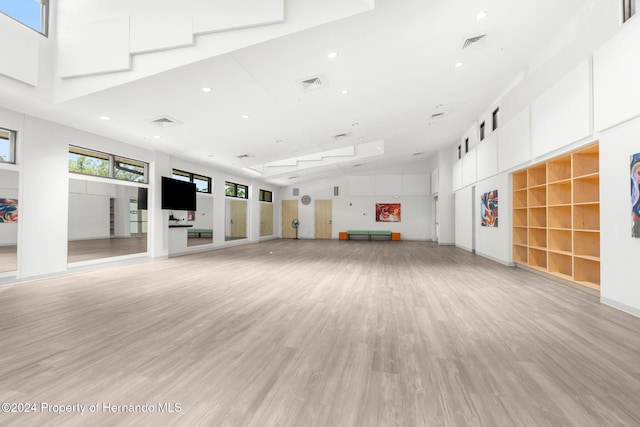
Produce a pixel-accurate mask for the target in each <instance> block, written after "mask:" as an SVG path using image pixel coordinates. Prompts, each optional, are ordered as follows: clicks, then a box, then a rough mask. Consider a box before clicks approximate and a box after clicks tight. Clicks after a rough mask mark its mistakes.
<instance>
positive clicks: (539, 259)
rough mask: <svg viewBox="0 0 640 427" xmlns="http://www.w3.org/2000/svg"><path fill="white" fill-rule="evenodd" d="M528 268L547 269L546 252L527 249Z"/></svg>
mask: <svg viewBox="0 0 640 427" xmlns="http://www.w3.org/2000/svg"><path fill="white" fill-rule="evenodd" d="M528 255H529V266H530V267H534V268H539V269H543V270H546V269H547V251H545V250H540V249H534V248H529V254H528Z"/></svg>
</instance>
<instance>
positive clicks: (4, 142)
mask: <svg viewBox="0 0 640 427" xmlns="http://www.w3.org/2000/svg"><path fill="white" fill-rule="evenodd" d="M15 162H16V133H15V132H14V131H12V130H8V129H0V163H15Z"/></svg>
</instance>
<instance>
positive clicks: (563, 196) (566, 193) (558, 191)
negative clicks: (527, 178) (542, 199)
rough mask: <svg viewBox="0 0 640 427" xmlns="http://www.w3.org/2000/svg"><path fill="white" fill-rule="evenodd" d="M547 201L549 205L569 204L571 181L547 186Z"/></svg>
mask: <svg viewBox="0 0 640 427" xmlns="http://www.w3.org/2000/svg"><path fill="white" fill-rule="evenodd" d="M547 201H548V202H549V205H569V204H571V181H563V182H557V183H555V184H549V185H548V190H547Z"/></svg>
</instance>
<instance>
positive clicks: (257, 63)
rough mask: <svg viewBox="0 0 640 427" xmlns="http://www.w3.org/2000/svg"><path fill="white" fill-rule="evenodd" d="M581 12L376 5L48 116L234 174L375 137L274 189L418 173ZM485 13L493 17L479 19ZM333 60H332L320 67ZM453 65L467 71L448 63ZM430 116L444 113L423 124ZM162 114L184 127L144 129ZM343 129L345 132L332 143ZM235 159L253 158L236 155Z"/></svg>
mask: <svg viewBox="0 0 640 427" xmlns="http://www.w3.org/2000/svg"><path fill="white" fill-rule="evenodd" d="M589 3H590V2H589V1H584V0H563V1H558V0H537V1H534V2H532V1H524V0H485V1H477V0H458V1H455V2H453V1H450V0H377V1H376V5H375V10H374V11H372V12H367V13H364V14H360V15H356V16H353V17H350V18H346V19H343V20H340V21H337V22H333V23H330V24H325V25H322V26H319V27H315V28H312V29H310V30H305V31H301V32H298V33H295V34H292V35H288V36H285V37H282V38H279V39H275V40H272V41H268V42H264V43H261V44H259V45H254V46H251V47H247V48H244V49H241V50H238V51H235V52H232V53H229V54H225V55H221V56H218V57H214V58H210V59H207V60H204V61H201V62H198V63H195V64H190V65H188V66H183V67H181V68H178V69H173V70H170V71H166V72H162V73H160V74H156V75H154V76H151V77H147V78H144V79H141V80H137V81H134V82H131V83H127V84H124V85H121V86H118V87H114V88H111V89H107V90H104V91H101V92H98V93H94V94H91V95H87V96H83V97H81V98H76V99H73V100H70V101H66V102H63V103H60V104H56V105H55V107H54V108H55V109H56V111H57V116H58V118H60V120H61V121H63V122H66V123H69V124H72V125H73V126H75V127H79V128H82V129H85V130H88V131H91V132H94V133H97V134H101V135H105V136H108V137H112V138H115V139H118V140H122V141H124V142H127V143H131V144H135V145H140V146H143V147H145V148H149V149H157V150H161V151H165V152H168V153H170V154H172V155H175V156H178V157H181V158H185V159H188V160H192V161H195V162H198V163H203V164H209V165H212V166H215V167H218V168H223V169H229V170H238V169H241V168H244V167H251V166H256V165H260V164H264V163H268V162H273V161H277V160H281V159H288V158H291V157H296V156H301V155H307V154H312V153H317V152H321V151H327V150H332V149H336V148H340V147H345V146H349V145H358V144H363V143H369V142H373V141H384V154H383V155H380V156H375V157H371V158H368V159H364V160H363V159H354V160H352V161H350V162H344V163H337V164H331V165H326V166H323V167H319V168H307V169H305V170H304V171H300V172H299V173H297V172H296V173H295V175H296V176H298V178H296V179H289V178H290V177H291V176H292V173H291V172H290V171H288V172H287V173H283V174H281V175H280V176H275V177H270V178H269V181H270V182H274V183H276V184H280V185H288V184H291V183H295V182H299V181H302V180H310V179H316V178H318V177H325V176H330V175H333V174H360V173H372V171H374V170H375V171H378V172H380V171H381V172H382V173H411V172H414V173H417V172H422V173H426V172H428V170H427V169H426V167H427V166H426V159H427V158H428V157H429V156H430V155H431V154H433V153H434V152H435V151H436V150H438V149H441V148H443V147H445V146H449V145H452V144H453V143H454V142H455V141H457V140H458V138H459V137H460V136H461V134H462V133H463V132H464V131H466V129H467V128H468V127H469V126H470V125H471V124H472V123H473V122H474V121H475V120H477V118H478V116H479V115H480V114H482V113H483V112H484V111H485V110H487V109H488V108H489V107H490V106H491V103H492V102H493V101H495V100H496V98H497V97H498V96H499V95H500V94H501V93H502V92H503V91H504V90H505V89H506V88H507V86H508V85H509V84H510V83H511V82H512V81H513V79H514V78H515V77H516V76H517V75H518V73H520V72H522V71H525V72H526V70H527V66H528V64H529V62H530V61H531V59H532V58H533V57H534V56H536V55H537V54H539V52H540V50H541V49H543V48H544V47H545V46H546V45H547V44H548V43H549V42H550V41H551V38H552V37H553V35H554V34H556V33H558V32H559V31H560V30H561V29H562V26H563V25H565V24H566V23H567V22H570V18H571V17H572V16H574V15H576V14H577V13H580V12H582V11H584V9H586V8H588V7H589ZM482 10H486V11H487V12H488V14H487V16H486V17H485V18H484V19H482V20H477V19H476V15H477V14H478V13H479V12H480V11H482ZM480 34H487V37H486V39H485V41H484V43H483V44H482V45H481V46H476V47H472V48H470V49H466V50H464V51H463V50H462V44H463V42H464V40H465V39H467V38H468V37H473V36H477V35H480ZM329 52H337V53H338V57H337V58H335V59H329V58H328V57H327V54H328V53H329ZM458 61H462V62H464V65H463V66H462V67H459V68H455V67H454V64H455V63H456V62H458ZM315 76H321V77H322V78H323V79H324V80H326V86H325V87H323V88H321V89H316V90H313V91H309V92H303V91H302V90H301V89H300V87H299V85H298V84H297V82H298V81H300V80H301V79H306V78H309V77H315ZM203 87H211V88H212V92H210V93H203V92H202V90H201V89H202V88H203ZM343 89H347V90H348V91H349V92H348V93H347V94H346V95H343V94H341V91H342V90H343ZM438 105H442V107H439V108H438V107H437V106H438ZM437 112H445V113H446V114H445V116H444V117H443V118H441V119H438V120H431V115H432V114H434V113H437ZM101 115H106V116H109V117H110V118H111V120H109V121H100V120H98V119H97V117H98V116H101ZM164 115H168V116H170V117H172V118H174V119H177V120H179V121H180V122H182V124H180V125H178V126H173V127H169V128H165V129H161V128H159V127H157V126H156V125H154V124H152V123H150V122H151V120H152V119H155V118H157V117H160V116H164ZM243 115H248V116H249V118H243V117H242V116H243ZM342 133H346V134H347V137H345V138H340V139H338V140H334V138H333V136H334V135H337V134H342ZM154 136H159V137H160V138H159V139H156V138H154ZM415 153H424V154H422V155H414V154H415ZM244 154H250V155H251V156H253V157H249V158H245V159H239V158H238V156H240V155H244ZM354 164H360V165H361V166H359V167H356V168H354ZM237 173H238V174H242V173H244V172H242V170H238V171H237Z"/></svg>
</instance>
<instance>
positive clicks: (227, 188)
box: [224, 182, 236, 197]
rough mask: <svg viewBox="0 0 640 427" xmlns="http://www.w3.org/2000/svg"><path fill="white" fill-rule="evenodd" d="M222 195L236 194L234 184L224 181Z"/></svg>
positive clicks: (233, 195) (232, 195)
mask: <svg viewBox="0 0 640 427" xmlns="http://www.w3.org/2000/svg"><path fill="white" fill-rule="evenodd" d="M224 195H225V196H231V197H235V196H236V185H235V184H233V183H231V182H225V183H224Z"/></svg>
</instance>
